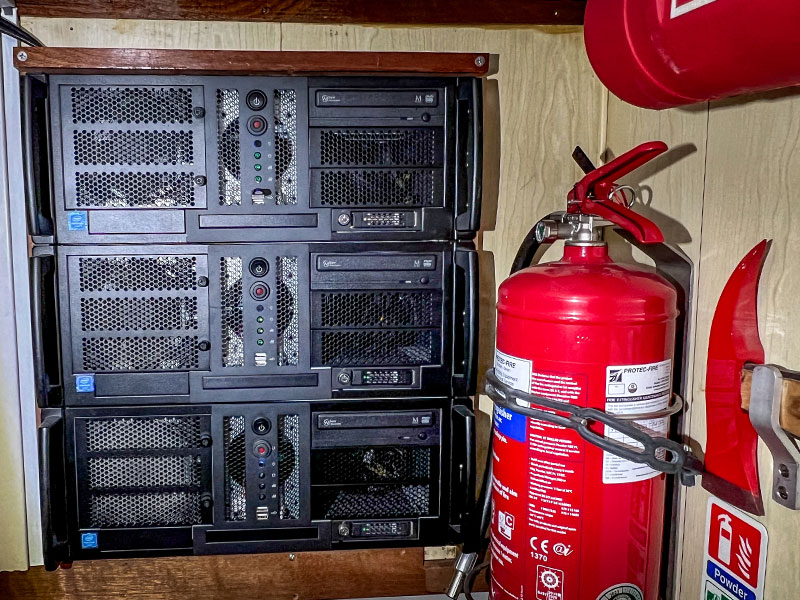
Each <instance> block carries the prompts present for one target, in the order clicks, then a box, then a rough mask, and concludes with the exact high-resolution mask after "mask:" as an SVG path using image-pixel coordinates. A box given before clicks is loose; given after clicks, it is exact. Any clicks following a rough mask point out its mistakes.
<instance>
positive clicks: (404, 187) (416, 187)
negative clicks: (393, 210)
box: [312, 169, 442, 207]
mask: <svg viewBox="0 0 800 600" xmlns="http://www.w3.org/2000/svg"><path fill="white" fill-rule="evenodd" d="M312 176H313V177H318V178H319V192H318V193H319V200H318V203H319V205H320V206H333V207H337V206H367V207H369V206H375V207H380V206H386V207H399V206H409V207H415V206H435V205H441V203H442V200H441V199H440V198H437V194H436V188H437V186H436V177H441V173H440V172H438V171H434V170H431V169H414V170H410V169H406V170H397V169H391V170H390V169H326V170H321V171H319V173H315V174H314V175H312Z"/></svg>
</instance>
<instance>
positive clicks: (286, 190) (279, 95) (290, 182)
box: [272, 90, 297, 206]
mask: <svg viewBox="0 0 800 600" xmlns="http://www.w3.org/2000/svg"><path fill="white" fill-rule="evenodd" d="M272 106H273V118H274V122H275V127H274V129H273V132H274V136H275V204H277V205H279V206H281V205H290V204H297V92H295V91H294V90H275V92H274V102H273V105H272Z"/></svg>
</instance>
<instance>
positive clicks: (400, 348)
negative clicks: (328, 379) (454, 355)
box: [314, 329, 438, 367]
mask: <svg viewBox="0 0 800 600" xmlns="http://www.w3.org/2000/svg"><path fill="white" fill-rule="evenodd" d="M434 340H435V336H434V335H433V331H431V330H427V329H421V330H411V329H405V330H386V331H384V330H364V331H314V345H315V350H316V349H317V348H318V349H319V360H320V361H321V365H322V366H330V367H336V366H348V365H362V366H389V365H396V366H399V365H402V366H407V365H426V364H432V363H434V362H438V349H437V348H434Z"/></svg>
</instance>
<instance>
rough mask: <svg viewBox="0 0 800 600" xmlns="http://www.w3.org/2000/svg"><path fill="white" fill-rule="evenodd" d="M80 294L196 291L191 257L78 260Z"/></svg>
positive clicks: (195, 277) (114, 257)
mask: <svg viewBox="0 0 800 600" xmlns="http://www.w3.org/2000/svg"><path fill="white" fill-rule="evenodd" d="M79 278H80V291H81V292H121V291H125V292H127V291H147V292H155V291H159V292H160V291H166V290H177V291H186V290H196V289H197V259H196V258H195V257H193V256H153V257H140V256H109V257H105V256H104V257H82V258H81V259H80V261H79Z"/></svg>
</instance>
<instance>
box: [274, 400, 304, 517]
mask: <svg viewBox="0 0 800 600" xmlns="http://www.w3.org/2000/svg"><path fill="white" fill-rule="evenodd" d="M278 497H279V500H280V518H281V519H299V518H300V417H299V416H298V415H278Z"/></svg>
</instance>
